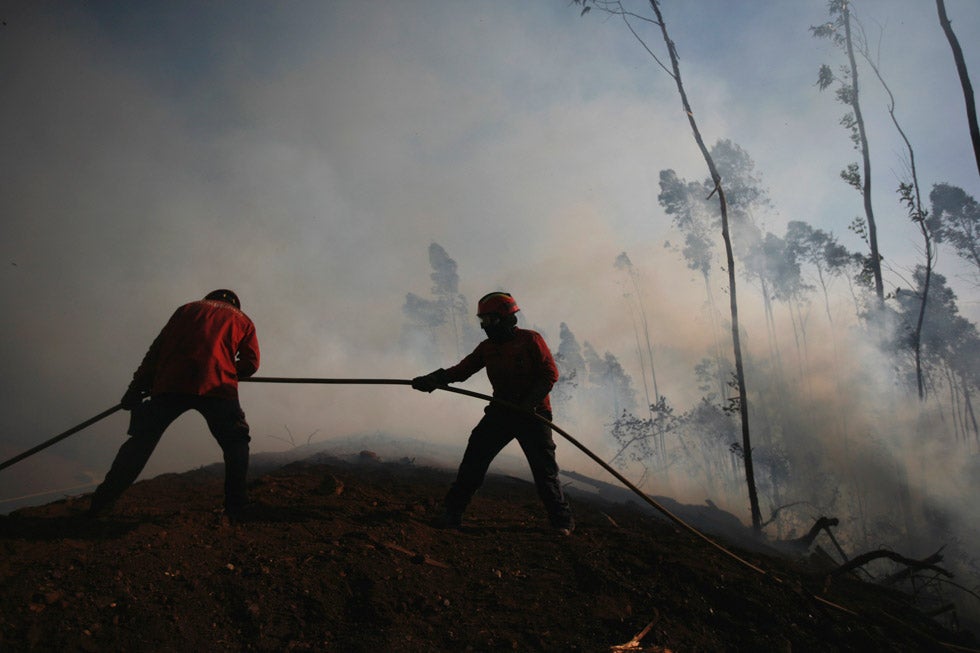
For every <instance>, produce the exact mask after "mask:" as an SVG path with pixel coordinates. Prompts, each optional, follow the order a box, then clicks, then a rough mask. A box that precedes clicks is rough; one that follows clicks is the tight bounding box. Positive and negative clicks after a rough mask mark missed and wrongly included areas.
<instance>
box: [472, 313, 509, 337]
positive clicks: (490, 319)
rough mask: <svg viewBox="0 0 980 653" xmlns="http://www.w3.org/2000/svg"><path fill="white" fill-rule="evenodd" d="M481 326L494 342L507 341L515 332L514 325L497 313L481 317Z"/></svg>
mask: <svg viewBox="0 0 980 653" xmlns="http://www.w3.org/2000/svg"><path fill="white" fill-rule="evenodd" d="M480 328H481V329H483V332H484V333H486V334H487V338H489V339H490V340H491V341H492V342H504V341H507V340H509V339H510V338H511V336H513V334H514V327H513V326H511V325H509V324H507V323H505V322H504V321H503V320H501V319H500V318H499V317H498V316H496V315H488V316H484V317H481V318H480Z"/></svg>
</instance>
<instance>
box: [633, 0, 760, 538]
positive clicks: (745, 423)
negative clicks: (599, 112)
mask: <svg viewBox="0 0 980 653" xmlns="http://www.w3.org/2000/svg"><path fill="white" fill-rule="evenodd" d="M650 6H651V7H652V8H653V12H654V13H655V14H656V15H657V22H658V23H659V25H660V31H661V33H662V34H663V38H664V44H665V45H666V46H667V51H668V52H669V53H670V64H671V68H672V70H673V77H674V81H675V82H676V84H677V92H678V93H679V94H680V97H681V104H682V105H683V107H684V113H686V114H687V120H688V122H689V123H690V125H691V130H692V131H693V132H694V140H695V141H696V142H697V145H698V148H699V149H700V150H701V155H702V156H703V157H704V162H705V163H706V164H707V166H708V170H709V171H710V173H711V180H712V182H713V183H714V185H715V191H717V193H718V204H719V206H720V208H721V235H722V238H723V239H724V241H725V255H726V259H727V264H728V285H729V299H730V304H731V312H732V346H733V349H734V353H735V376H736V379H737V382H738V392H739V402H738V403H739V412H740V416H741V418H742V449H743V451H742V453H743V456H744V460H745V481H746V484H747V485H748V493H749V507H750V510H751V512H752V527H753V529H755V531H756V532H761V530H762V515H761V513H760V512H759V496H758V493H757V491H756V486H755V470H754V468H753V465H752V442H751V437H750V434H749V399H748V394H747V392H746V387H745V371H744V368H743V365H742V345H741V341H740V336H739V326H738V302H737V301H736V295H735V255H734V253H733V251H732V239H731V235H730V233H729V229H728V202H727V201H726V200H725V190H724V188H722V185H721V175H720V174H718V169H717V168H716V167H715V162H714V160H713V159H712V158H711V153H710V152H709V151H708V148H707V147H706V146H705V144H704V139H703V138H702V137H701V131H700V130H699V129H698V124H697V121H696V120H695V119H694V111H693V110H692V109H691V105H690V102H688V99H687V92H686V91H685V90H684V83H683V81H681V70H680V63H679V61H678V59H677V50H676V48H675V47H674V42H673V41H671V40H670V36H669V35H668V33H667V24H666V23H665V22H664V17H663V14H662V13H661V11H660V4H659V3H658V2H657V0H650Z"/></svg>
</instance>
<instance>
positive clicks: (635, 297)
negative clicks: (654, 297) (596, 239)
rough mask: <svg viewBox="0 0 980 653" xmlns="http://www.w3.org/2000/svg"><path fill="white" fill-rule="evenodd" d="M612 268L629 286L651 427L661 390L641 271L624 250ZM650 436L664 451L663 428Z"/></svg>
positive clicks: (629, 307)
mask: <svg viewBox="0 0 980 653" xmlns="http://www.w3.org/2000/svg"><path fill="white" fill-rule="evenodd" d="M613 267H614V268H616V269H617V270H621V271H623V272H624V273H625V275H626V278H627V280H628V282H627V283H628V285H629V286H630V288H628V289H627V290H626V291H625V292H624V293H623V297H624V298H625V299H626V303H627V307H628V310H629V313H630V319H631V321H632V323H633V333H634V335H635V337H636V353H637V358H638V359H639V361H640V378H641V380H642V382H643V397H644V399H645V402H644V403H645V404H646V407H647V416H648V417H649V423H650V425H651V427H652V426H654V424H655V420H654V415H653V410H654V406H656V405H657V404H659V403H660V389H659V388H658V387H657V367H656V364H655V362H654V357H653V343H651V342H650V323H649V320H647V312H646V308H645V307H644V304H643V291H642V290H641V288H640V273H639V271H638V270H637V269H636V267H634V266H633V261H631V260H630V257H629V255H627V254H626V252H621V253H620V254H619V256H617V257H616V260H615V262H614V263H613ZM637 320H639V324H638V323H637ZM641 327H642V331H643V341H645V344H646V348H645V350H644V346H643V344H642V342H643V341H641V337H640V330H641ZM647 366H649V368H650V380H651V382H652V383H653V399H652V400H651V398H650V384H649V383H648V382H647ZM651 435H652V436H654V437H656V436H658V435H659V438H658V440H659V444H658V452H659V453H660V454H661V455H663V454H665V453H666V448H665V443H664V433H663V431H661V432H659V433H657V432H656V431H652V432H651Z"/></svg>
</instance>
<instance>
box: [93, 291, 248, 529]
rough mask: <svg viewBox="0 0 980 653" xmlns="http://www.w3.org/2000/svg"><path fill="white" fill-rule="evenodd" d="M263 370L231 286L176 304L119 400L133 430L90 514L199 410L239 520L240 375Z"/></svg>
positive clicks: (243, 425) (101, 509)
mask: <svg viewBox="0 0 980 653" xmlns="http://www.w3.org/2000/svg"><path fill="white" fill-rule="evenodd" d="M258 368H259V343H258V339H257V338H256V335H255V326H254V325H253V324H252V320H250V319H249V318H248V316H247V315H245V313H243V312H242V310H241V302H240V301H239V299H238V296H237V295H236V294H235V293H234V292H232V291H231V290H224V289H222V290H215V291H212V292H210V293H208V295H207V296H206V297H205V298H204V299H202V300H199V301H195V302H190V303H189V304H184V305H183V306H181V307H180V308H178V309H177V310H176V311H175V312H174V314H173V316H172V317H171V318H170V321H169V322H167V324H166V326H164V327H163V330H162V331H161V332H160V335H158V336H157V337H156V340H154V341H153V344H152V345H150V349H149V351H148V352H147V353H146V356H145V357H144V358H143V362H142V363H141V364H140V366H139V368H138V369H137V370H136V373H135V374H133V380H132V382H131V383H130V384H129V389H128V390H126V394H124V395H123V398H122V400H121V402H120V403H121V404H122V407H123V408H124V409H126V410H129V411H131V415H130V422H129V435H130V436H131V437H130V438H129V439H128V440H127V441H126V442H124V443H123V445H122V446H121V447H120V448H119V453H117V454H116V458H115V460H113V462H112V467H111V468H110V469H109V473H108V474H106V477H105V480H104V481H102V484H101V485H99V487H98V488H96V490H95V492H94V493H93V494H92V503H91V506H90V507H89V510H88V514H89V515H90V516H98V515H100V514H104V513H106V512H108V511H109V510H111V509H112V506H113V504H114V503H115V502H116V500H117V499H118V498H119V497H120V496H121V495H122V493H123V492H124V491H125V490H126V488H128V487H129V486H130V485H132V484H133V482H134V481H135V480H136V477H137V476H139V474H140V472H141V471H143V467H144V466H145V465H146V462H147V461H148V460H149V459H150V454H152V453H153V450H154V448H156V445H157V443H158V442H159V441H160V437H161V436H162V435H163V432H164V431H166V430H167V427H168V426H170V424H171V423H172V422H173V421H174V420H175V419H177V418H178V417H179V416H180V415H181V414H183V413H185V412H187V411H188V410H196V411H197V412H199V413H201V415H203V416H204V419H205V420H206V421H207V424H208V428H209V429H210V431H211V434H212V435H213V436H214V438H215V440H217V441H218V444H219V445H220V446H221V450H222V452H223V454H224V461H225V513H226V514H227V515H228V516H229V518H231V519H233V520H234V519H237V518H238V517H239V516H240V514H241V511H242V509H243V508H244V506H245V504H246V501H247V497H246V489H245V477H246V474H247V473H248V455H249V452H248V443H249V441H250V438H249V429H248V422H246V421H245V413H244V412H243V411H242V408H241V405H240V404H239V402H238V379H240V378H245V377H248V376H251V375H253V374H255V371H256V370H257V369H258Z"/></svg>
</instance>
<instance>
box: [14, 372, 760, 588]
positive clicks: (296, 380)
mask: <svg viewBox="0 0 980 653" xmlns="http://www.w3.org/2000/svg"><path fill="white" fill-rule="evenodd" d="M239 381H240V382H250V383H289V384H312V385H411V384H412V381H411V380H410V379H333V378H331V379H326V378H302V377H270V376H253V377H248V378H244V379H239ZM437 389H439V390H445V391H447V392H454V393H456V394H461V395H465V396H467V397H473V398H476V399H482V400H484V401H487V402H490V403H492V404H497V405H499V406H502V407H504V408H508V409H510V410H514V411H518V412H522V413H526V414H529V415H533V416H534V418H535V419H537V420H538V421H539V422H542V423H544V424H546V425H548V427H549V428H551V430H553V431H554V432H555V433H558V434H559V435H560V436H562V437H563V438H565V439H566V440H568V442H570V443H571V444H572V445H573V446H575V447H576V448H578V449H579V450H580V451H581V452H582V453H584V454H585V455H586V456H588V457H589V458H590V459H592V460H593V461H595V462H596V463H597V464H598V465H599V466H600V467H602V468H603V469H605V470H606V471H607V472H609V474H611V475H612V476H613V477H614V478H615V479H616V480H618V481H619V482H620V483H622V484H623V485H624V486H625V487H626V488H628V489H629V490H630V491H631V492H633V493H635V494H636V495H637V496H638V497H639V498H640V499H642V500H643V501H644V502H645V503H647V504H649V505H650V506H651V507H653V508H654V509H655V510H657V511H658V512H660V513H661V514H662V515H664V516H665V517H666V518H667V519H669V520H670V521H672V522H673V523H674V524H676V525H677V526H679V527H681V528H682V529H684V530H686V531H688V532H690V533H692V534H693V535H695V536H696V537H698V538H700V539H702V540H704V541H705V542H707V543H708V544H710V545H711V546H713V547H714V548H716V549H718V550H719V551H721V552H723V553H724V554H725V555H727V556H729V557H731V558H734V559H735V560H736V561H737V562H739V563H740V564H743V565H745V566H747V567H749V568H751V569H753V570H755V571H757V572H758V573H760V574H763V575H767V576H768V575H769V574H767V573H766V572H765V571H764V570H762V569H760V568H759V567H757V566H756V565H753V564H752V563H750V562H748V561H747V560H745V559H743V558H741V557H740V556H738V555H736V554H735V553H733V552H731V551H729V550H728V549H726V548H725V547H723V546H721V545H720V544H718V543H717V542H715V541H714V540H712V539H711V538H709V537H708V536H707V535H705V534H704V533H702V532H701V531H699V530H698V529H696V528H694V527H693V526H691V525H690V524H688V523H687V522H685V521H684V520H682V519H681V518H680V517H678V516H677V515H675V514H674V513H672V512H671V511H670V510H668V509H667V508H666V507H664V506H663V505H661V504H660V503H658V502H657V501H655V500H654V499H653V498H651V497H650V496H648V495H647V494H646V493H645V492H644V491H643V490H641V489H640V488H638V487H637V486H636V485H634V484H633V483H632V482H630V481H629V479H627V478H626V477H625V476H623V475H622V474H620V473H619V472H618V471H616V470H615V469H614V468H613V467H612V466H610V465H609V464H608V463H606V461H604V460H602V459H601V458H599V457H598V456H597V455H596V454H595V453H593V452H592V451H591V450H590V449H589V448H588V447H586V446H585V445H583V444H582V443H581V442H579V441H578V440H576V439H575V438H574V437H572V436H571V435H570V434H569V433H568V432H567V431H565V430H564V429H562V428H561V427H559V426H558V425H557V424H554V423H553V422H551V421H550V420H548V419H546V418H544V417H543V416H541V415H539V414H538V413H536V412H534V411H533V410H529V409H527V408H524V407H523V406H519V405H517V404H515V403H512V402H509V401H506V400H504V399H499V398H496V397H491V396H489V395H485V394H481V393H479V392H473V391H472V390H464V389H462V388H454V387H450V386H448V385H440V386H437ZM121 408H122V405H120V404H117V405H115V406H113V407H112V408H109V409H108V410H105V411H103V412H101V413H99V414H98V415H96V416H95V417H92V418H91V419H88V420H85V421H84V422H82V423H81V424H78V425H77V426H74V427H72V428H70V429H68V430H67V431H65V432H64V433H60V434H59V435H57V436H55V437H53V438H51V439H50V440H46V441H45V442H42V443H41V444H39V445H37V446H35V447H33V448H31V449H29V450H27V451H25V452H24V453H22V454H19V455H17V456H14V457H13V458H11V459H9V460H7V461H4V462H3V463H0V470H3V469H5V468H7V467H9V466H11V465H13V464H14V463H17V462H19V461H21V460H23V459H24V458H27V457H29V456H32V455H34V454H36V453H38V452H39V451H41V450H43V449H46V448H47V447H50V446H51V445H53V444H55V443H57V442H60V441H61V440H64V439H65V438H67V437H69V436H71V435H74V434H75V433H78V432H79V431H81V430H82V429H84V428H86V427H89V426H91V425H92V424H95V423H96V422H98V421H100V420H102V419H104V418H106V417H108V416H109V415H112V414H113V413H115V412H116V411H118V410H120V409H121Z"/></svg>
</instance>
